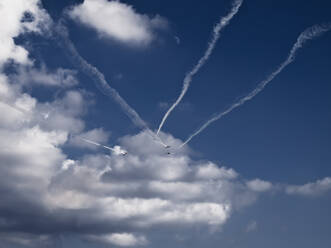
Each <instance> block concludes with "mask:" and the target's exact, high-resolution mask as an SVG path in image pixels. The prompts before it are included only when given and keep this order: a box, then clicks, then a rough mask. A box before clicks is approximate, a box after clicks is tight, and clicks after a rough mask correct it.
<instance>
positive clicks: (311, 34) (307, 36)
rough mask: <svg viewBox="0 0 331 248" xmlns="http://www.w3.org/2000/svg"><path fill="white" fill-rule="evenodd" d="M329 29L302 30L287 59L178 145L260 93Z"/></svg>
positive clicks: (329, 26) (319, 26)
mask: <svg viewBox="0 0 331 248" xmlns="http://www.w3.org/2000/svg"><path fill="white" fill-rule="evenodd" d="M330 29H331V23H329V24H326V25H314V26H312V27H309V28H307V29H306V30H305V31H304V32H302V33H301V34H300V36H299V37H298V39H297V41H296V43H295V44H294V45H293V47H292V49H291V51H290V53H289V55H288V57H287V59H286V60H285V61H284V62H283V63H281V64H280V65H279V67H278V68H277V69H276V70H275V71H274V72H273V73H271V74H270V75H269V76H268V77H267V78H266V79H265V80H263V81H262V82H260V83H259V84H258V86H257V87H256V88H255V89H254V90H253V91H251V92H250V93H249V94H248V95H246V96H245V97H243V98H241V99H240V100H239V101H237V102H236V103H234V104H232V105H231V106H230V107H229V108H228V109H226V110H225V111H223V112H221V113H218V114H216V115H215V116H214V117H212V118H211V119H209V120H208V121H207V122H206V123H205V124H203V125H202V126H201V127H200V128H199V129H198V130H197V131H196V132H194V133H193V134H191V135H190V136H189V137H188V139H187V140H186V141H185V142H184V143H183V144H182V145H181V146H180V147H179V148H181V147H182V146H184V145H185V144H187V143H188V142H190V141H191V139H193V137H194V136H196V135H198V134H199V133H201V132H202V131H203V130H204V129H205V128H207V127H208V126H209V125H210V124H211V123H213V122H214V121H217V120H218V119H220V118H222V117H223V116H225V115H227V114H228V113H230V112H231V111H232V110H234V109H235V108H238V107H239V106H241V105H243V104H244V103H245V102H246V101H249V100H251V99H252V98H253V97H255V96H256V95H257V94H258V93H260V92H261V91H262V90H263V89H264V88H265V86H266V85H267V84H268V83H269V82H270V81H271V80H273V79H274V78H275V77H276V76H277V75H278V74H279V73H281V71H282V70H283V69H284V68H285V67H286V66H288V65H289V64H290V63H292V62H293V61H294V59H295V56H296V53H297V51H298V50H299V49H300V48H302V47H303V45H304V44H305V43H306V42H307V41H309V40H312V39H314V38H316V37H318V36H320V35H322V34H323V33H325V32H327V31H329V30H330Z"/></svg>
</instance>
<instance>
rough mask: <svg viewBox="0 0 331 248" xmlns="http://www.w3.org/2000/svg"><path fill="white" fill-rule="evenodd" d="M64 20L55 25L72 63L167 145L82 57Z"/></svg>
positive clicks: (137, 124) (157, 139)
mask: <svg viewBox="0 0 331 248" xmlns="http://www.w3.org/2000/svg"><path fill="white" fill-rule="evenodd" d="M62 22H63V21H62V20H60V21H59V23H58V24H57V26H56V27H55V32H56V35H57V37H58V40H57V41H58V43H59V45H60V46H61V47H62V48H63V49H64V50H65V51H66V53H67V55H68V58H69V59H70V60H71V62H72V64H73V65H74V66H76V67H77V68H79V69H80V70H82V71H83V72H84V73H85V74H87V75H88V76H89V77H90V78H91V79H92V80H93V81H94V82H95V85H96V86H97V88H98V89H99V90H100V91H101V92H102V93H103V94H104V95H106V96H108V97H111V98H112V99H113V100H114V101H115V102H116V103H117V104H118V105H119V106H120V107H121V108H122V110H123V111H124V113H125V114H126V115H127V116H128V117H129V118H130V119H131V121H132V122H133V123H134V124H135V125H136V126H137V127H138V128H141V129H145V130H147V131H148V133H149V134H150V135H151V136H152V137H153V138H154V140H156V141H157V142H159V143H161V144H162V145H164V146H165V144H164V143H163V142H162V141H161V139H160V138H159V137H158V136H157V135H156V134H155V133H154V132H153V131H151V130H150V128H149V127H148V125H147V123H146V122H145V121H144V120H142V119H141V118H140V116H139V114H138V113H137V112H136V111H135V110H134V109H133V108H132V107H131V106H130V105H129V104H128V103H127V102H126V101H125V100H124V99H123V98H122V97H121V96H120V94H119V93H118V92H117V91H116V90H115V89H113V88H112V87H110V86H109V84H108V83H107V81H106V79H105V77H104V75H103V74H102V73H101V72H100V71H99V70H98V69H97V68H96V67H94V66H93V65H91V64H89V63H88V62H87V61H86V60H85V59H84V58H82V56H81V55H80V54H79V53H78V51H77V49H76V48H75V46H74V44H73V43H72V42H71V40H70V39H69V34H68V30H67V28H66V27H65V26H64V25H63V23H62Z"/></svg>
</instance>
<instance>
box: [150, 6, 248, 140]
mask: <svg viewBox="0 0 331 248" xmlns="http://www.w3.org/2000/svg"><path fill="white" fill-rule="evenodd" d="M242 3H243V0H235V1H234V2H233V3H232V9H231V11H230V13H229V14H228V15H226V16H224V17H222V18H221V20H220V21H219V23H218V24H217V25H216V26H215V27H214V30H213V37H212V39H211V41H210V42H209V44H208V47H207V50H206V51H205V53H204V55H203V56H202V57H201V58H200V60H199V61H198V63H197V64H196V65H195V66H194V67H193V69H192V70H191V71H190V72H188V73H187V74H186V76H185V78H184V83H183V88H182V92H181V93H180V95H179V97H178V98H177V100H176V102H175V103H174V104H173V105H172V106H171V107H170V108H169V110H168V111H167V112H166V114H165V115H164V116H163V118H162V121H161V123H160V125H159V128H158V130H157V133H156V134H157V135H158V134H159V132H160V130H161V129H162V127H163V125H164V123H165V121H166V120H167V118H168V116H169V115H170V113H171V112H172V111H173V110H174V108H175V107H176V106H177V105H178V104H179V103H180V102H181V100H182V99H183V97H184V95H185V94H186V92H187V90H188V88H189V87H190V84H191V81H192V79H193V76H194V75H195V74H196V73H198V71H199V70H200V69H201V67H202V66H203V65H204V64H205V63H206V62H207V60H208V59H209V57H210V55H211V53H212V52H213V50H214V48H215V45H216V43H217V41H218V39H219V37H220V32H221V31H222V29H223V28H225V27H226V26H227V25H228V24H229V23H230V21H231V19H232V18H233V17H234V16H235V15H236V14H237V12H238V11H239V8H240V6H241V4H242Z"/></svg>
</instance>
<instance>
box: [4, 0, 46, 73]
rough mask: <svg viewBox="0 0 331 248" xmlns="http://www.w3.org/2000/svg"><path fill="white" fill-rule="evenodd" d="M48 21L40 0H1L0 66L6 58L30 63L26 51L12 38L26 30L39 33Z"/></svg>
mask: <svg viewBox="0 0 331 248" xmlns="http://www.w3.org/2000/svg"><path fill="white" fill-rule="evenodd" d="M25 17H26V18H25ZM27 17H29V18H27ZM50 22H51V21H50V18H49V16H48V14H47V13H46V12H45V11H44V10H43V9H41V8H40V0H3V1H1V4H0V23H1V25H0V68H1V67H2V66H3V65H4V63H5V62H7V61H8V60H11V61H14V62H16V63H21V64H31V63H32V62H31V61H30V60H29V58H28V51H27V50H26V49H25V48H23V47H22V46H20V45H17V44H15V41H14V38H15V37H17V36H19V35H20V34H23V33H27V32H38V33H40V32H42V31H43V30H44V29H46V28H47V26H48V25H49V24H50Z"/></svg>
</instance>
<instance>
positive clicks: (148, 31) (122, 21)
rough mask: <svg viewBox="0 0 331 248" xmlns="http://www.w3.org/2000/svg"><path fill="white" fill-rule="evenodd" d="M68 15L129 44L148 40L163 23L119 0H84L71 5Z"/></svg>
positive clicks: (143, 43) (164, 24)
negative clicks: (78, 3)
mask: <svg viewBox="0 0 331 248" xmlns="http://www.w3.org/2000/svg"><path fill="white" fill-rule="evenodd" d="M69 15H70V16H71V17H72V18H73V19H75V20H78V21H80V22H81V23H83V24H84V25H87V26H89V27H92V28H94V29H96V30H97V31H98V33H99V34H100V35H101V36H106V37H109V38H112V39H115V40H118V41H120V42H123V43H126V44H132V45H146V44H148V43H150V42H151V41H152V40H153V39H154V36H155V35H154V31H155V29H159V28H164V27H166V26H167V22H166V21H165V19H163V18H161V17H160V16H155V17H154V18H149V17H148V16H147V15H142V14H139V13H137V12H136V11H135V10H134V9H133V7H132V6H130V5H127V4H124V3H121V2H119V1H107V0H85V1H84V3H82V4H80V5H77V6H74V7H73V8H72V10H70V12H69Z"/></svg>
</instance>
